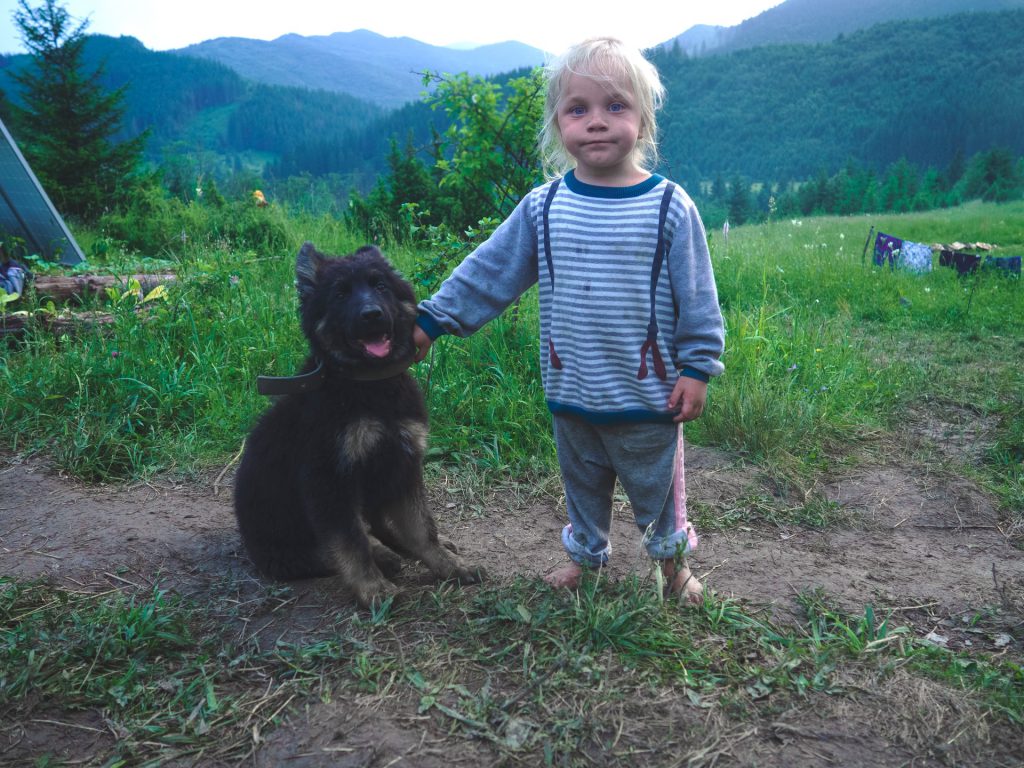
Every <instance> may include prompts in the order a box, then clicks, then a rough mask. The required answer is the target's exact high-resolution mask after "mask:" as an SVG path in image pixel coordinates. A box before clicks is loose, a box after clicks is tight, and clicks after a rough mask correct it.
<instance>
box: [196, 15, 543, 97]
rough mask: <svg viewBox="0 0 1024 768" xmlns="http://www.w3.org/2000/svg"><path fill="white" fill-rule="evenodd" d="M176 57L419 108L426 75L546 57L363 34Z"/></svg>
mask: <svg viewBox="0 0 1024 768" xmlns="http://www.w3.org/2000/svg"><path fill="white" fill-rule="evenodd" d="M176 53H180V54H182V55H184V56H192V57H198V58H203V59H209V60H211V61H216V62H219V63H221V64H224V65H226V66H228V67H230V68H231V69H233V70H234V71H235V72H237V73H238V74H239V75H241V76H242V77H244V78H247V79H249V80H253V81H255V82H258V83H266V84H270V85H289V86H298V87H302V88H311V89H314V90H317V89H319V90H325V91H335V92H338V93H347V94H349V95H350V96H355V97H356V98H359V99H364V100H366V101H369V102H372V103H375V104H379V105H381V106H384V107H397V106H401V105H402V104H405V103H407V102H410V101H415V100H417V99H418V98H419V97H420V95H421V94H422V92H423V90H424V86H423V77H422V75H423V73H424V72H426V71H431V72H448V73H452V72H468V73H469V74H471V75H478V76H481V77H488V76H491V75H497V74H500V73H502V72H508V71H510V70H514V69H521V68H523V67H534V66H537V65H539V64H543V63H544V52H543V51H541V50H540V49H538V48H533V47H531V46H528V45H525V44H523V43H517V42H513V41H510V42H505V43H496V44H493V45H484V46H480V47H477V48H471V49H455V48H443V47H439V46H435V45H428V44H427V43H421V42H420V41H418V40H413V39H412V38H410V37H384V36H383V35H378V34H377V33H376V32H371V31H369V30H366V29H359V30H356V31H355V32H336V33H334V34H332V35H317V36H311V37H304V36H302V35H295V34H290V35H284V36H282V37H279V38H277V39H276V40H270V41H264V40H250V39H247V38H242V37H221V38H217V39H216V40H207V41H205V42H202V43H197V44H196V45H190V46H188V47H187V48H182V49H179V50H178V51H176Z"/></svg>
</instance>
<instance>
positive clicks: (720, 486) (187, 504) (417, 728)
mask: <svg viewBox="0 0 1024 768" xmlns="http://www.w3.org/2000/svg"><path fill="white" fill-rule="evenodd" d="M687 462H688V463H687V469H688V478H687V479H688V490H689V495H690V498H691V499H693V500H700V502H701V509H702V510H705V511H704V512H703V514H714V513H715V511H716V510H723V509H727V508H729V507H730V506H731V505H735V504H736V503H737V500H738V499H741V498H743V497H744V496H747V495H749V494H758V493H760V494H764V493H770V491H767V490H766V489H767V488H769V486H768V484H767V483H766V482H765V480H764V479H763V478H761V477H760V476H759V474H758V473H757V472H756V470H754V469H751V468H749V467H745V466H742V465H741V464H739V463H737V462H736V461H735V460H734V459H733V458H732V457H730V456H727V455H724V454H722V453H720V452H716V451H713V450H707V449H700V448H693V449H691V450H689V451H688V454H687ZM823 493H824V495H825V496H826V497H827V498H828V499H829V500H830V501H832V502H834V503H835V504H837V505H838V506H839V507H840V509H842V510H843V511H844V512H847V513H849V514H848V515H847V518H846V519H849V520H855V521H856V523H855V524H849V525H847V526H843V527H834V528H830V529H827V530H812V529H806V528H801V527H795V526H794V527H779V526H770V525H765V524H760V523H757V524H750V525H748V526H743V527H738V528H733V529H730V530H727V531H725V532H709V531H707V530H706V529H705V531H704V533H703V534H702V539H701V546H700V549H699V552H698V554H697V555H696V556H695V557H694V558H693V559H692V560H691V564H692V565H693V566H694V569H695V571H696V572H697V573H698V575H699V576H701V578H702V579H703V580H704V582H705V584H706V585H708V586H709V587H710V588H712V589H714V590H715V591H716V592H717V593H719V594H720V595H727V596H732V597H735V598H736V599H737V600H739V601H741V602H742V603H743V604H745V605H746V606H748V607H750V608H752V609H763V610H764V611H765V612H766V613H769V614H770V615H771V616H772V617H773V619H774V620H776V621H780V622H790V621H795V620H798V619H799V618H800V616H801V608H800V606H799V603H798V601H797V599H796V598H797V596H798V595H799V594H800V593H801V592H803V591H806V590H814V589H818V588H820V589H823V590H824V591H825V593H827V594H828V595H829V596H830V597H831V598H832V599H834V600H835V601H837V602H838V603H839V605H840V606H841V607H843V608H845V609H848V610H849V611H851V612H853V613H862V612H863V610H864V606H865V605H866V604H868V603H870V604H872V605H873V606H874V609H875V611H876V613H878V614H879V615H884V614H885V613H886V612H893V618H892V622H893V623H894V624H901V625H905V626H910V627H912V628H913V632H914V633H915V634H916V635H917V636H918V637H922V638H923V637H925V636H926V635H928V634H929V633H931V634H932V635H933V637H936V638H938V641H939V642H945V643H946V644H947V646H948V647H949V648H951V649H957V650H961V649H963V650H968V651H979V650H983V651H988V652H999V653H1003V654H1008V655H1009V656H1011V657H1013V658H1016V659H1018V660H1019V659H1020V658H1021V656H1022V643H1024V630H1022V626H1021V623H1020V622H1021V620H1022V617H1021V615H1020V613H1019V612H1018V611H1019V610H1020V607H1021V604H1022V603H1021V601H1022V600H1024V552H1022V551H1021V550H1019V549H1016V548H1015V547H1014V546H1012V544H1011V542H1010V541H1009V540H1008V538H1007V537H1006V536H1005V535H1004V533H1003V531H1002V530H1001V529H1000V521H999V516H998V514H997V512H996V510H995V508H994V506H993V501H992V499H991V498H989V497H988V496H986V495H985V494H984V493H983V492H982V491H981V490H980V489H979V488H978V487H976V486H975V485H973V484H972V483H970V482H968V481H967V480H964V479H962V478H958V477H957V476H955V475H951V474H930V473H928V472H924V471H922V470H921V469H920V468H918V467H911V466H907V467H903V466H894V465H891V464H887V465H879V466H873V467H861V468H858V469H856V470H854V471H851V472H849V473H848V474H846V475H845V476H841V477H834V478H832V479H831V481H830V483H829V484H828V485H827V486H825V487H824V489H823ZM432 494H433V501H434V508H435V510H436V515H437V518H438V524H439V527H440V528H441V530H442V532H443V534H444V535H445V536H447V537H448V538H449V539H451V540H452V542H453V543H454V544H456V545H457V547H458V548H459V549H460V551H461V552H462V553H463V554H464V555H465V556H466V558H467V560H468V561H470V562H481V563H485V564H486V565H487V568H488V571H489V575H490V578H491V580H492V581H497V582H499V583H501V582H508V581H511V580H512V579H513V578H515V577H517V576H523V575H525V576H538V577H539V576H541V575H542V574H544V573H545V572H547V571H548V570H549V569H551V568H553V567H555V566H556V565H558V564H560V563H562V562H563V558H564V554H563V552H562V548H561V544H560V541H559V531H560V530H561V528H562V526H563V525H564V522H565V515H564V508H563V507H562V505H561V503H560V501H559V499H558V498H557V497H545V496H542V495H536V494H534V495H522V496H521V495H517V493H516V492H515V490H514V489H505V490H499V491H496V492H495V493H494V495H492V496H491V497H488V498H483V499H480V498H472V499H470V498H467V497H466V496H464V495H463V493H462V492H461V491H460V490H459V489H457V488H456V487H454V486H448V485H447V484H446V483H444V482H443V481H438V482H436V483H435V484H434V487H433V488H432ZM230 499H231V488H230V475H227V476H226V478H225V479H224V480H223V482H222V483H220V482H218V483H215V482H201V483H192V484H182V483H179V482H175V481H173V480H166V479H165V480H158V481H153V482H149V483H142V484H137V485H130V486H124V487H120V486H119V487H114V486H109V487H108V486H102V487H87V486H83V485H81V484H79V483H77V482H73V481H70V480H68V479H67V478H64V477H61V476H60V475H59V474H57V473H55V472H54V471H52V470H51V469H49V468H48V467H47V466H46V465H45V464H43V463H41V462H39V461H35V460H32V461H25V462H22V461H20V460H16V459H10V458H8V459H7V460H6V461H3V460H0V573H2V574H4V575H7V576H12V577H17V578H24V579H35V578H40V577H44V578H47V579H50V580H52V581H54V582H56V583H60V584H65V585H79V586H81V587H83V588H89V589H95V588H97V587H98V586H100V585H103V586H105V587H111V586H113V587H125V588H132V587H135V588H139V589H147V588H148V587H149V586H151V585H152V584H154V583H159V584H160V585H161V586H162V587H164V588H169V589H173V590H175V591H177V592H179V593H181V594H183V595H185V596H187V597H189V598H193V599H196V600H199V601H203V600H210V601H213V600H215V599H216V598H222V597H223V596H224V594H225V593H228V594H231V593H237V594H238V595H239V596H240V599H241V598H244V596H245V595H247V594H248V595H250V596H251V595H256V594H260V593H261V592H262V593H264V594H265V590H266V586H267V585H266V584H264V583H262V582H261V580H260V579H258V578H257V577H256V576H255V574H254V573H253V572H252V570H251V568H250V566H249V563H248V561H247V560H246V558H245V556H244V552H243V551H242V549H241V544H240V541H239V537H238V535H237V531H236V529H235V524H234V518H233V515H232V511H231V500H230ZM695 522H696V524H697V526H698V530H700V525H701V520H700V519H697V520H696V521H695ZM612 541H613V547H614V550H615V551H614V554H613V559H612V564H611V565H610V567H609V574H610V575H611V576H612V577H619V576H624V575H626V574H629V573H631V572H644V571H645V570H646V564H645V563H644V561H643V559H642V558H641V557H640V556H639V551H640V534H639V532H638V531H637V530H636V528H635V526H634V525H633V523H632V519H631V514H630V511H629V509H628V508H627V507H626V506H625V504H623V505H622V507H621V509H619V510H618V511H617V514H616V516H615V521H614V529H613V533H612ZM397 581H399V583H400V584H403V585H404V586H406V587H409V588H416V587H418V586H419V585H420V584H426V583H428V581H429V580H428V578H427V575H426V573H425V571H423V570H422V569H418V568H417V567H410V568H407V569H406V570H404V571H403V572H402V573H401V574H399V576H398V577H397ZM469 589H471V588H469ZM293 590H294V595H295V597H296V599H294V600H291V601H288V603H287V604H286V605H283V606H282V607H281V608H280V609H279V610H275V611H273V612H266V614H265V615H263V616H261V617H259V619H258V620H254V621H252V622H250V625H249V626H247V627H246V628H245V629H244V631H247V632H250V633H252V634H254V635H260V636H261V637H267V638H269V639H271V640H272V639H273V638H277V637H281V636H284V635H296V636H302V635H303V634H304V633H309V632H314V631H315V630H316V628H317V626H318V625H319V624H320V623H321V622H323V621H324V617H325V616H327V615H328V614H334V613H336V612H337V611H338V610H346V611H355V610H356V608H355V606H354V605H352V604H351V603H350V602H349V596H348V595H346V594H345V593H344V592H342V591H339V590H338V589H337V588H335V587H334V586H333V585H332V583H331V580H318V581H313V582H308V583H302V584H297V585H293ZM979 616H982V617H984V618H983V620H979V619H978V617H979ZM1007 638H1009V640H1007ZM865 674H867V673H865ZM845 683H846V690H848V691H851V692H852V693H849V694H847V695H843V696H826V695H816V696H812V697H809V698H807V699H805V700H803V701H805V702H806V703H805V705H804V706H802V707H800V708H796V709H793V710H790V711H775V712H773V714H772V715H770V716H764V715H754V716H752V717H751V716H749V715H748V716H746V717H741V718H733V719H730V717H729V716H728V715H727V714H725V712H724V711H723V708H714V709H708V710H702V709H698V708H694V707H693V706H692V705H691V703H690V702H688V701H685V700H679V698H678V697H675V696H668V695H665V696H661V697H658V696H657V695H656V694H653V693H652V692H651V691H650V690H648V689H643V690H642V691H640V692H639V693H638V697H637V699H636V700H634V701H624V702H614V703H611V702H610V703H609V708H608V710H607V711H602V712H593V713H588V716H589V717H595V718H598V717H603V718H606V719H607V725H608V728H609V729H610V730H611V732H612V735H614V733H615V730H616V729H618V732H619V733H620V734H621V733H623V732H624V731H625V732H627V733H628V732H629V730H630V729H631V728H634V727H636V726H635V724H636V723H638V722H641V721H643V720H645V719H647V720H649V719H650V717H651V716H652V715H651V713H652V712H655V713H657V715H656V719H657V721H658V722H661V723H665V724H667V727H668V728H669V729H670V730H671V729H675V730H674V731H673V735H672V736H671V737H669V738H668V739H667V743H673V744H675V745H676V751H675V752H674V753H672V754H660V755H653V754H652V755H651V758H650V763H649V764H652V765H653V764H657V765H687V764H688V765H694V766H700V765H707V766H710V765H746V766H754V765H757V766H818V765H832V764H837V765H839V764H841V765H844V766H904V765H916V766H928V765H954V764H956V765H959V764H963V765H967V764H969V765H975V766H1010V765H1022V764H1024V738H1022V732H1021V731H1020V730H1019V729H1013V728H1011V727H1010V726H1006V725H1003V724H998V725H996V726H993V727H989V725H987V724H986V722H985V721H984V720H983V719H978V718H976V717H973V716H972V712H975V711H976V710H975V709H972V708H970V707H968V706H967V705H968V704H969V702H968V701H967V700H966V699H965V698H964V696H963V695H951V694H950V691H949V689H948V688H945V687H943V686H940V685H939V684H937V683H936V684H932V683H929V682H927V681H923V680H922V679H920V678H918V677H912V676H910V675H909V674H906V673H904V672H902V671H897V672H896V673H895V674H890V675H889V676H887V677H886V678H885V679H884V680H876V679H871V678H869V677H865V679H856V680H849V681H845ZM90 717H93V715H83V716H82V717H81V718H80V719H79V720H78V721H77V722H75V723H74V724H73V725H74V727H70V726H69V725H67V724H65V725H63V726H62V725H61V723H60V722H57V721H56V720H54V721H48V720H44V719H43V718H40V720H39V721H37V722H34V723H18V724H12V723H6V724H3V723H0V763H3V762H8V763H10V764H26V761H27V762H31V757H32V756H34V755H38V754H41V752H39V751H37V750H40V749H44V748H45V751H51V752H54V753H56V754H57V755H59V756H60V757H61V758H62V759H65V760H68V761H69V762H73V761H84V762H86V763H88V762H89V761H90V759H91V758H92V757H93V756H94V755H96V754H100V753H102V752H104V751H105V750H106V749H107V748H109V744H110V740H111V739H112V738H113V735H112V734H110V733H109V731H107V730H106V729H104V728H103V727H102V726H101V725H100V724H99V723H92V724H91V723H90V721H89V718H90ZM94 726H95V727H94ZM616 738H617V737H616ZM5 751H6V754H5ZM583 757H584V756H581V758H583ZM585 759H587V760H588V761H589V762H590V763H591V764H594V765H603V764H613V763H614V764H617V765H619V764H622V763H621V762H618V761H616V760H615V759H614V757H613V756H612V755H611V753H608V754H595V755H589V756H586V757H585ZM500 760H501V755H500V753H499V752H497V751H495V749H494V748H493V747H492V746H491V745H489V744H488V743H487V742H484V741H471V740H468V739H466V738H461V739H459V738H453V737H452V732H451V723H450V722H446V721H443V720H442V719H439V718H438V717H437V716H436V713H435V714H433V715H424V714H419V713H418V712H417V708H416V702H415V701H411V700H408V701H406V700H403V699H402V698H401V697H392V698H380V697H372V696H366V697H365V698H360V697H358V696H344V697H337V696H336V697H334V698H333V699H332V700H331V701H330V703H322V702H321V701H320V700H319V699H316V698H313V699H310V700H307V701H304V702H302V704H301V705H300V706H298V707H295V708H293V709H292V711H291V713H290V715H289V716H288V719H287V722H286V724H285V725H283V726H282V727H280V728H278V729H277V730H275V731H273V732H271V733H268V734H265V735H264V741H262V743H261V746H260V747H259V749H258V750H257V751H256V752H255V754H254V756H253V757H252V758H251V759H250V760H249V761H247V762H251V763H253V764H255V765H258V766H277V765H288V766H327V765H330V766H344V767H351V768H356V767H359V768H362V767H366V768H369V767H371V766H377V767H380V768H383V766H392V765H397V766H401V765H412V766H425V767H426V768H432V767H433V766H437V767H438V768H441V767H442V766H452V765H474V766H476V765H490V764H496V763H498V762H500ZM19 761H20V763H19Z"/></svg>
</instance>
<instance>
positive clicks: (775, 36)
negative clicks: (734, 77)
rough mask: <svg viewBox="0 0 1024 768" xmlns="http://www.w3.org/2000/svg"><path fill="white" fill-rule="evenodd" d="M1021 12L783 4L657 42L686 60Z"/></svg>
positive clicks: (960, 5) (829, 1)
mask: <svg viewBox="0 0 1024 768" xmlns="http://www.w3.org/2000/svg"><path fill="white" fill-rule="evenodd" d="M1016 8H1024V0H967V1H965V0H858V2H850V0H786V2H784V3H781V4H779V5H776V6H775V7H773V8H769V9H768V10H766V11H763V12H762V13H760V14H758V15H757V16H754V17H753V18H750V19H747V20H746V21H743V22H741V23H740V24H737V25H735V26H732V27H719V26H709V25H707V24H699V25H697V26H694V27H691V28H690V29H688V30H686V31H685V32H683V33H682V34H680V35H677V36H676V37H673V38H671V39H669V40H666V41H665V42H664V43H661V45H660V47H662V48H672V47H673V46H676V45H678V46H679V47H680V48H681V49H682V50H683V51H684V52H686V53H687V54H688V55H690V56H700V55H705V54H712V53H728V52H730V51H738V50H741V49H744V48H756V47H757V46H761V45H782V44H786V43H803V44H813V43H827V42H831V41H832V40H834V39H835V38H836V37H838V36H839V35H844V34H850V33H851V32H857V31H859V30H862V29H867V28H868V27H871V26H874V25H875V24H880V23H882V22H886V21H900V20H909V19H934V18H940V17H942V16H949V15H952V14H956V13H991V12H996V11H1008V10H1013V9H1016Z"/></svg>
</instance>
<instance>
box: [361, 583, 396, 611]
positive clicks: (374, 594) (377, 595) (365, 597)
mask: <svg viewBox="0 0 1024 768" xmlns="http://www.w3.org/2000/svg"><path fill="white" fill-rule="evenodd" d="M352 590H353V591H354V592H355V594H356V601H357V602H358V603H359V605H361V606H362V607H363V608H371V607H372V606H373V605H374V603H378V604H379V603H382V602H384V601H385V600H387V599H388V598H389V597H394V596H396V595H398V592H399V589H398V586H397V585H395V584H392V583H391V582H390V581H388V580H387V579H384V578H382V579H379V580H372V581H364V582H360V583H359V584H353V585H352Z"/></svg>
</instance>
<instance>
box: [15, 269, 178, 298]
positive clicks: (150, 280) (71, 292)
mask: <svg viewBox="0 0 1024 768" xmlns="http://www.w3.org/2000/svg"><path fill="white" fill-rule="evenodd" d="M132 280H135V281H137V282H138V283H139V285H140V286H142V294H143V295H145V294H147V293H149V291H151V290H153V288H155V287H156V286H158V285H161V284H163V283H171V282H174V280H175V275H173V274H162V275H131V276H129V277H118V276H116V275H39V276H37V277H35V278H33V280H32V282H31V284H30V285H27V286H26V289H28V288H31V289H34V290H35V292H36V295H37V296H38V298H39V299H40V300H46V299H52V300H53V301H55V302H57V303H60V302H65V301H68V300H69V299H77V298H82V297H84V296H88V295H90V294H95V293H102V292H103V291H105V290H106V289H107V288H116V289H117V290H119V291H124V290H126V289H127V288H128V284H129V283H130V282H131V281H132Z"/></svg>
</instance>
